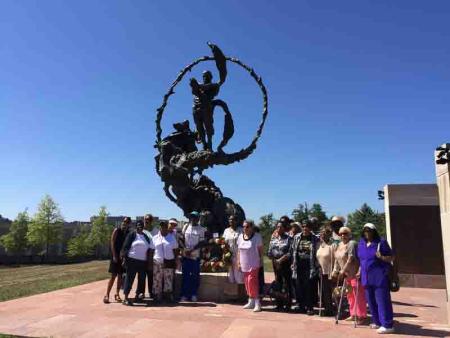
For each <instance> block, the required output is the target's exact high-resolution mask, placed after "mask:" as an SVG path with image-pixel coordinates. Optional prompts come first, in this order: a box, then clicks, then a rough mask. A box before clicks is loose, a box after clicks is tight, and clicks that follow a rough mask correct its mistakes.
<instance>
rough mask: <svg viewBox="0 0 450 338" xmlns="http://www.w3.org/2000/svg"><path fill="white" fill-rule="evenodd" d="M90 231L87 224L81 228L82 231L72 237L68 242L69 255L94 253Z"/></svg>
mask: <svg viewBox="0 0 450 338" xmlns="http://www.w3.org/2000/svg"><path fill="white" fill-rule="evenodd" d="M89 235H90V231H89V229H88V228H87V227H86V226H83V227H82V228H81V229H80V233H79V234H78V235H76V236H75V237H72V238H71V239H70V240H69V242H68V243H67V256H69V257H76V256H90V255H92V251H93V247H92V244H91V243H90V239H89V237H90V236H89Z"/></svg>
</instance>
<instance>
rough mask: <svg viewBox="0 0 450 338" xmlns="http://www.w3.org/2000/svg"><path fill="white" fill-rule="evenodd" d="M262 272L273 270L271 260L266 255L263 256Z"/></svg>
mask: <svg viewBox="0 0 450 338" xmlns="http://www.w3.org/2000/svg"><path fill="white" fill-rule="evenodd" d="M264 272H273V266H272V261H271V260H270V259H269V258H268V257H264Z"/></svg>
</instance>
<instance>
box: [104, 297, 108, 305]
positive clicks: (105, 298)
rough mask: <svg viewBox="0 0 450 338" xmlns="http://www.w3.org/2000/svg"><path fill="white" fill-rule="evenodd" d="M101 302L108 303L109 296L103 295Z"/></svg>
mask: <svg viewBox="0 0 450 338" xmlns="http://www.w3.org/2000/svg"><path fill="white" fill-rule="evenodd" d="M103 303H105V304H109V297H108V296H105V297H103Z"/></svg>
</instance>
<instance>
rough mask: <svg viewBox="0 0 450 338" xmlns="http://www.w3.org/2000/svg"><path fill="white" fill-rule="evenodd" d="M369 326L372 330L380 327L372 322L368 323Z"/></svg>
mask: <svg viewBox="0 0 450 338" xmlns="http://www.w3.org/2000/svg"><path fill="white" fill-rule="evenodd" d="M370 328H371V329H373V330H378V329H379V328H380V325H377V324H373V323H372V324H370Z"/></svg>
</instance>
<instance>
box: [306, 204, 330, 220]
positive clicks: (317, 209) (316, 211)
mask: <svg viewBox="0 0 450 338" xmlns="http://www.w3.org/2000/svg"><path fill="white" fill-rule="evenodd" d="M308 211H309V217H316V218H317V219H318V220H319V224H323V223H324V222H326V221H327V220H328V217H327V214H326V213H325V212H324V211H323V210H322V206H321V205H320V204H319V203H314V204H313V205H312V207H311V209H309V210H308Z"/></svg>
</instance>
